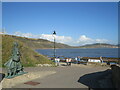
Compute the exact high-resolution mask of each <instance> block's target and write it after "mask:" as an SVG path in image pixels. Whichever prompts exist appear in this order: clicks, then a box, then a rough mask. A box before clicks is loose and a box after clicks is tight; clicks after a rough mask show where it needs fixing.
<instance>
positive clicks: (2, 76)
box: [0, 73, 5, 82]
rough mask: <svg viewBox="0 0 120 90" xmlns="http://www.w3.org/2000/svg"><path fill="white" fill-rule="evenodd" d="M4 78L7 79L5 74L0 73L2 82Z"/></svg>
mask: <svg viewBox="0 0 120 90" xmlns="http://www.w3.org/2000/svg"><path fill="white" fill-rule="evenodd" d="M4 77H5V74H3V73H0V82H1V81H2V80H3V78H4Z"/></svg>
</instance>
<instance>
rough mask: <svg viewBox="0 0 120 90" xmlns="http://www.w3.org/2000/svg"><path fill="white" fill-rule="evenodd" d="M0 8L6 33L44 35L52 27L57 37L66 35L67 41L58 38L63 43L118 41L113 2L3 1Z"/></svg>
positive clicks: (114, 42)
mask: <svg viewBox="0 0 120 90" xmlns="http://www.w3.org/2000/svg"><path fill="white" fill-rule="evenodd" d="M2 9H3V12H2V15H3V27H5V28H6V31H7V33H9V34H14V33H15V32H18V31H19V33H21V34H24V35H26V33H31V34H33V35H41V34H47V35H48V34H51V33H52V32H53V31H54V30H56V32H57V35H58V36H64V37H69V39H68V38H67V39H68V40H70V42H66V41H62V42H63V43H66V44H71V43H72V42H73V41H76V42H74V44H71V45H81V44H82V43H86V42H87V40H89V42H90V41H91V42H93V43H95V42H96V41H97V42H98V41H99V40H100V41H102V40H103V42H107V43H112V44H117V43H118V3H117V2H58V3H57V2H56V3H55V2H26V3H25V2H18V3H14V2H11V3H8V2H6V3H5V2H4V3H3V6H2ZM27 35H28V34H27ZM62 39H66V38H62ZM67 39H66V40H67ZM71 39H72V40H71ZM83 39H85V41H84V42H82V40H83ZM98 39H99V40H98ZM59 40H61V39H58V42H59ZM60 42H61V41H60ZM86 44H87V43H86Z"/></svg>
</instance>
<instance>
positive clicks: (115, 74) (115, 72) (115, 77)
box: [111, 65, 120, 90]
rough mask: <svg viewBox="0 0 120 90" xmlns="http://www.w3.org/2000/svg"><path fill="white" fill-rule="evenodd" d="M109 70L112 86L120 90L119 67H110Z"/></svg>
mask: <svg viewBox="0 0 120 90" xmlns="http://www.w3.org/2000/svg"><path fill="white" fill-rule="evenodd" d="M111 68H112V81H113V85H114V87H115V88H117V90H120V65H111Z"/></svg>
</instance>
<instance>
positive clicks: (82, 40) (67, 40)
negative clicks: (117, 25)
mask: <svg viewBox="0 0 120 90" xmlns="http://www.w3.org/2000/svg"><path fill="white" fill-rule="evenodd" d="M14 35H16V36H21V37H27V38H40V39H46V40H49V41H54V37H55V40H56V42H58V43H63V44H68V45H71V46H80V45H85V44H93V43H108V42H109V40H107V39H92V38H90V37H87V36H86V35H81V36H80V37H79V38H78V39H77V40H74V39H73V38H72V37H70V36H58V35H55V36H53V35H51V34H40V35H34V34H32V33H21V32H15V33H14Z"/></svg>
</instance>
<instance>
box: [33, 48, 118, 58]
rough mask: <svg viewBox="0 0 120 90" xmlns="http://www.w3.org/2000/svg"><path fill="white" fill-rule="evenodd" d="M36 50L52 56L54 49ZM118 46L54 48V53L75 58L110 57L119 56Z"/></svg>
mask: <svg viewBox="0 0 120 90" xmlns="http://www.w3.org/2000/svg"><path fill="white" fill-rule="evenodd" d="M35 51H36V52H38V53H40V54H43V55H45V56H48V57H53V56H54V49H37V50H35ZM118 51H119V50H118V48H69V49H56V50H55V53H56V56H57V57H58V56H59V57H68V58H75V57H77V56H80V57H100V56H102V57H111V58H120V55H118Z"/></svg>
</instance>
